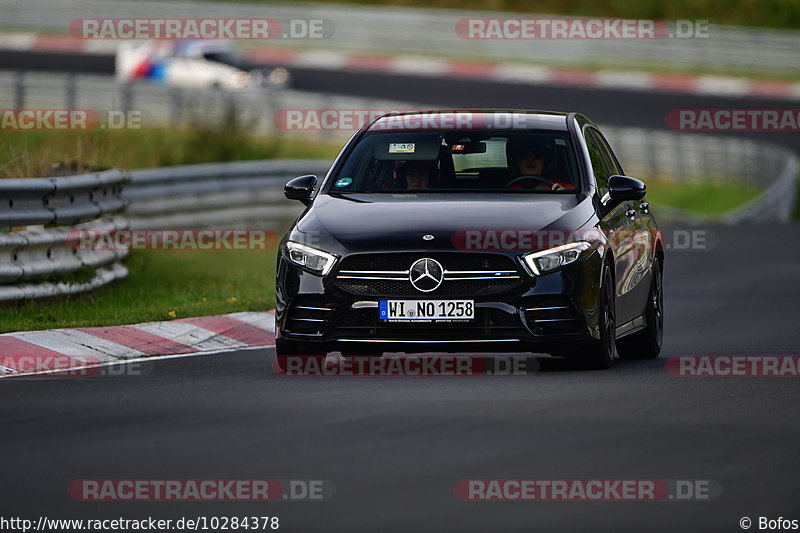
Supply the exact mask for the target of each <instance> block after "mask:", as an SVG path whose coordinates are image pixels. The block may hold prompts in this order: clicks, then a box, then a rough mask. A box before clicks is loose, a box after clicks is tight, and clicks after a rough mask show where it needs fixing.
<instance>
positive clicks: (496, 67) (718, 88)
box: [0, 33, 800, 100]
mask: <svg viewBox="0 0 800 533" xmlns="http://www.w3.org/2000/svg"><path fill="white" fill-rule="evenodd" d="M116 46H117V43H116V42H114V41H103V40H97V41H92V40H81V39H74V38H73V37H71V36H69V35H46V34H36V33H16V34H5V35H2V34H0V50H25V51H61V52H80V53H86V54H113V53H115V51H116ZM249 53H250V57H251V59H253V60H255V61H260V62H265V63H271V64H280V65H284V66H287V67H307V68H318V69H327V70H350V71H362V72H364V71H368V72H386V73H396V74H413V75H423V76H433V77H454V78H462V79H481V80H487V81H493V80H494V81H503V82H511V83H520V84H525V85H552V86H572V87H587V88H598V89H603V88H613V89H620V90H635V91H665V92H678V93H692V94H702V95H711V96H741V97H744V96H756V97H764V98H783V99H789V100H800V82H790V81H779V80H760V79H749V78H738V77H727V76H710V75H693V74H653V73H646V72H632V71H626V70H619V71H617V70H591V69H577V68H553V67H545V66H535V65H524V64H518V63H497V62H489V61H465V60H458V59H436V58H430V57H422V56H412V55H388V54H372V53H358V52H344V51H319V50H315V51H303V50H295V49H285V48H272V47H270V48H251V49H249Z"/></svg>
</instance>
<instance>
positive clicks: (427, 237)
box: [422, 233, 433, 241]
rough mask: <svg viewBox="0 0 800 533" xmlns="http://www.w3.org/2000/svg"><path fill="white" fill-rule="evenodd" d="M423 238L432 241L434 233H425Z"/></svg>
mask: <svg viewBox="0 0 800 533" xmlns="http://www.w3.org/2000/svg"><path fill="white" fill-rule="evenodd" d="M422 240H423V241H432V240H433V235H431V234H430V233H429V234H427V235H423V236H422Z"/></svg>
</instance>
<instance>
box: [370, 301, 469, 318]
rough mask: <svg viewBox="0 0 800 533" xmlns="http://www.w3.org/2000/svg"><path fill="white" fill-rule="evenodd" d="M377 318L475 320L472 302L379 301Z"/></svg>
mask: <svg viewBox="0 0 800 533" xmlns="http://www.w3.org/2000/svg"><path fill="white" fill-rule="evenodd" d="M378 311H379V315H378V317H379V318H380V319H381V320H388V321H390V322H466V321H468V320H473V319H474V318H475V302H474V300H381V301H380V306H379V308H378Z"/></svg>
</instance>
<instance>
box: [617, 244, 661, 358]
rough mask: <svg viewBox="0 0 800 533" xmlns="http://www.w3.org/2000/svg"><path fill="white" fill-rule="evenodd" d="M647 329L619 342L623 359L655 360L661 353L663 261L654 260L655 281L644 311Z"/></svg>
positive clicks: (651, 286)
mask: <svg viewBox="0 0 800 533" xmlns="http://www.w3.org/2000/svg"><path fill="white" fill-rule="evenodd" d="M644 319H645V324H646V325H645V329H643V330H641V331H637V332H636V333H633V334H632V335H629V336H628V337H625V338H623V339H620V340H619V341H617V351H618V352H619V356H620V358H621V359H655V358H656V357H658V354H660V353H661V341H662V339H663V338H664V284H663V279H662V272H661V260H660V259H659V258H658V257H656V258H655V259H654V260H653V281H652V282H651V284H650V295H649V298H648V300H647V307H646V308H645V311H644Z"/></svg>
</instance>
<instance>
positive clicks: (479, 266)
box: [333, 252, 522, 298]
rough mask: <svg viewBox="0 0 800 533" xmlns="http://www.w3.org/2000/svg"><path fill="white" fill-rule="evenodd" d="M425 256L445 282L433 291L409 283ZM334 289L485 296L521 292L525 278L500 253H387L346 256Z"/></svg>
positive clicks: (360, 292)
mask: <svg viewBox="0 0 800 533" xmlns="http://www.w3.org/2000/svg"><path fill="white" fill-rule="evenodd" d="M423 257H429V258H431V259H435V260H436V261H438V262H439V263H440V264H441V265H442V267H443V268H444V270H445V272H444V280H443V281H442V283H441V285H440V286H439V287H438V288H437V289H435V290H433V291H430V292H422V291H419V290H417V289H416V288H415V287H414V286H413V285H412V284H411V281H410V280H409V276H408V271H409V269H410V268H411V265H412V264H413V263H414V262H415V261H417V260H418V259H421V258H423ZM333 286H334V288H336V289H338V290H340V291H342V292H344V293H346V294H349V295H355V296H385V297H398V296H421V295H426V296H430V297H436V298H442V297H458V296H464V297H466V296H469V297H478V298H479V297H485V296H496V295H500V294H505V293H509V292H512V291H514V290H516V289H519V288H520V287H521V286H522V278H521V276H520V274H519V271H518V269H517V267H516V264H515V263H514V261H513V259H511V258H510V257H507V256H504V255H501V254H475V253H457V252H456V253H426V252H415V253H386V254H358V255H352V256H349V257H346V258H345V259H344V260H343V261H342V264H341V265H340V267H339V270H338V272H337V274H336V277H335V278H334V280H333Z"/></svg>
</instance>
